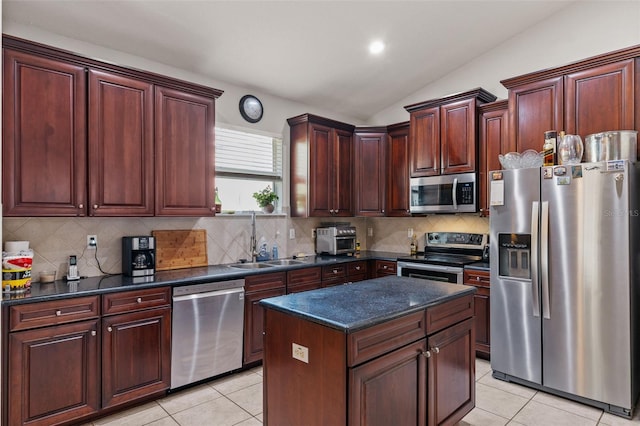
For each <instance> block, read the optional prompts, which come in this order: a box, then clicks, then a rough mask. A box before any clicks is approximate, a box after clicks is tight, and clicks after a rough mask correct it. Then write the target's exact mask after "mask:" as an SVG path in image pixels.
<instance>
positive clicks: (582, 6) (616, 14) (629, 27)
mask: <svg viewBox="0 0 640 426" xmlns="http://www.w3.org/2000/svg"><path fill="white" fill-rule="evenodd" d="M487 31H491V29H490V28H487ZM637 44H640V1H637V0H636V1H578V2H576V3H573V4H572V5H570V6H569V7H567V8H565V9H563V10H562V11H561V12H560V13H558V14H557V15H555V16H553V17H552V18H550V19H548V20H546V21H544V22H542V23H540V24H538V25H535V26H534V27H531V28H527V29H523V32H522V33H520V34H518V35H517V36H515V37H513V38H511V39H509V40H506V41H505V42H504V43H502V45H500V46H498V47H496V48H495V49H493V50H491V51H490V52H488V53H486V54H483V55H481V56H479V57H477V58H474V59H472V60H471V61H469V62H468V63H467V64H466V65H465V66H463V67H461V68H459V69H457V70H456V71H454V72H452V73H450V74H449V75H447V76H446V77H443V78H441V79H440V80H438V81H436V82H434V83H433V84H430V85H428V86H425V87H424V88H422V89H420V90H418V91H417V92H415V93H414V94H412V95H411V96H409V97H407V98H405V99H403V100H401V101H400V102H397V103H395V104H394V105H391V106H389V107H388V108H386V109H384V110H382V111H380V112H379V113H377V114H375V115H374V116H372V117H371V118H370V119H369V124H371V125H374V124H384V123H396V122H400V121H405V120H408V119H409V114H408V113H407V112H406V110H405V109H404V106H405V105H410V104H412V103H416V102H421V101H425V100H429V99H435V98H439V97H442V96H445V95H448V94H451V93H458V92H464V91H467V90H470V89H473V88H476V87H482V88H484V89H486V90H488V91H489V92H491V93H493V94H494V95H496V96H497V97H498V99H506V98H507V90H506V89H505V88H504V86H502V84H500V80H504V79H507V78H511V77H516V76H519V75H522V74H528V73H530V72H534V71H539V70H543V69H546V68H553V67H557V66H560V65H565V64H568V63H571V62H575V61H579V60H582V59H586V58H588V57H591V56H596V55H599V54H602V53H606V52H610V51H613V50H618V49H622V48H625V47H630V46H633V45H637Z"/></svg>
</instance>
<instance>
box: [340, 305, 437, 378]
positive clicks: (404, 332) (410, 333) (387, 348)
mask: <svg viewBox="0 0 640 426" xmlns="http://www.w3.org/2000/svg"><path fill="white" fill-rule="evenodd" d="M426 335H427V329H426V321H425V311H424V310H422V311H419V312H414V313H412V314H409V315H405V316H402V317H400V318H396V319H393V320H390V321H387V322H385V323H382V324H379V325H375V326H373V327H369V328H365V329H364V330H360V331H356V332H355V333H352V334H349V345H348V348H347V363H348V366H349V367H353V366H355V365H358V364H362V363H363V362H365V361H368V360H370V359H373V358H375V357H377V356H380V355H384V354H386V353H388V352H391V351H392V350H394V349H397V348H400V347H402V346H404V345H406V344H409V343H411V342H415V341H416V340H418V339H421V338H423V337H425V336H426Z"/></svg>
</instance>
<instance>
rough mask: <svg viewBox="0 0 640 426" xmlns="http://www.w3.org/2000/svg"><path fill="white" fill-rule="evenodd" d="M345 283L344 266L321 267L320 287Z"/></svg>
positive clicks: (345, 273) (345, 272)
mask: <svg viewBox="0 0 640 426" xmlns="http://www.w3.org/2000/svg"><path fill="white" fill-rule="evenodd" d="M346 282H347V267H346V265H344V264H342V265H333V266H323V267H322V287H329V286H332V285H340V284H344V283H346Z"/></svg>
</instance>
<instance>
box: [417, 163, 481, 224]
mask: <svg viewBox="0 0 640 426" xmlns="http://www.w3.org/2000/svg"><path fill="white" fill-rule="evenodd" d="M410 186H411V204H410V205H409V211H410V212H411V213H418V214H419V213H474V212H476V211H477V207H478V206H477V201H476V196H477V192H478V190H477V175H476V173H459V174H453V175H440V176H428V177H420V178H411V179H410Z"/></svg>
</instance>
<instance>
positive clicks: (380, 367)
mask: <svg viewBox="0 0 640 426" xmlns="http://www.w3.org/2000/svg"><path fill="white" fill-rule="evenodd" d="M426 350H427V344H426V340H425V339H422V340H420V341H418V342H416V343H413V344H410V345H407V346H404V347H402V348H400V349H397V350H395V351H393V352H391V353H389V354H387V355H384V356H381V357H380V358H376V359H374V360H373V361H369V362H367V363H365V364H363V365H361V366H359V367H356V368H354V369H352V370H350V371H349V385H350V388H351V389H352V390H351V391H350V392H349V423H348V424H349V425H368V426H388V425H424V424H425V413H426V397H425V395H426V392H427V390H426V388H427V380H426V375H427V374H426V369H427V358H425V357H424V356H420V355H419V354H421V353H424V352H425V351H426Z"/></svg>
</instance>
